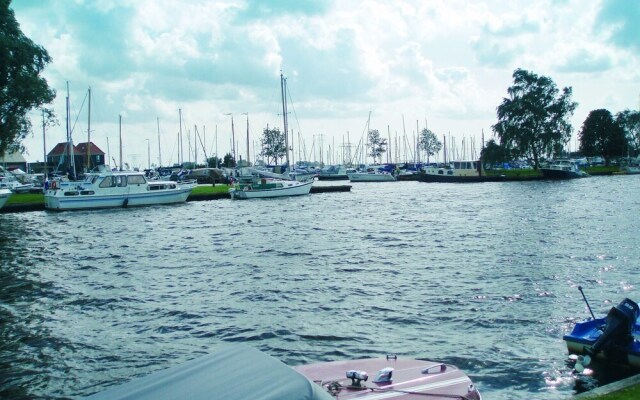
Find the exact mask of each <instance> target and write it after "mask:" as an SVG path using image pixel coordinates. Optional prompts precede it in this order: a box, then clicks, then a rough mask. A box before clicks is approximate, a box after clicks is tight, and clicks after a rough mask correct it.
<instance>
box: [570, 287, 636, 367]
mask: <svg viewBox="0 0 640 400" xmlns="http://www.w3.org/2000/svg"><path fill="white" fill-rule="evenodd" d="M578 289H579V290H580V292H581V293H582V295H583V297H584V293H583V292H582V288H581V287H579V288H578ZM585 302H586V298H585ZM587 306H588V307H589V303H588V302H587ZM589 311H590V312H591V316H592V318H591V319H589V320H586V321H583V322H578V323H576V324H575V326H574V327H573V329H572V331H571V333H569V334H567V335H564V337H563V338H562V339H563V340H564V341H565V342H566V344H567V349H568V351H569V353H570V354H573V355H577V356H578V358H577V361H576V370H581V369H583V368H584V367H586V366H588V365H589V364H590V363H591V361H592V359H598V360H600V361H604V362H605V363H613V364H624V365H628V366H630V367H633V368H640V320H639V319H638V317H639V316H640V308H638V304H636V303H635V302H634V301H633V300H630V299H628V298H625V299H624V300H622V301H621V302H620V303H619V304H618V305H617V306H615V307H612V308H611V310H610V311H609V313H608V314H607V316H606V317H603V318H596V317H595V315H594V314H593V311H591V307H589Z"/></svg>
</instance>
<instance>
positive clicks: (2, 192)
mask: <svg viewBox="0 0 640 400" xmlns="http://www.w3.org/2000/svg"><path fill="white" fill-rule="evenodd" d="M12 194H13V192H12V191H11V190H10V189H0V208H2V207H3V206H4V205H5V204H6V202H7V201H8V200H9V197H11V195H12Z"/></svg>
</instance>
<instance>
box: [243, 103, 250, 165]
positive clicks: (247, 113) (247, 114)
mask: <svg viewBox="0 0 640 400" xmlns="http://www.w3.org/2000/svg"><path fill="white" fill-rule="evenodd" d="M242 115H246V116H247V167H248V166H249V112H246V113H242Z"/></svg>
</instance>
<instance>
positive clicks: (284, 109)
mask: <svg viewBox="0 0 640 400" xmlns="http://www.w3.org/2000/svg"><path fill="white" fill-rule="evenodd" d="M286 87H287V80H286V78H285V77H284V75H283V74H282V71H280V89H281V90H282V121H283V124H284V147H285V151H286V153H285V159H286V161H287V168H289V140H288V137H289V127H288V125H287V97H286V94H285V90H286Z"/></svg>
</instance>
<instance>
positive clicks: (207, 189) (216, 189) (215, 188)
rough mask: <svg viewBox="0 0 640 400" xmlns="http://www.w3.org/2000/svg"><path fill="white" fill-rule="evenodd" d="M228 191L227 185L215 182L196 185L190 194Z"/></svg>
mask: <svg viewBox="0 0 640 400" xmlns="http://www.w3.org/2000/svg"><path fill="white" fill-rule="evenodd" d="M228 192H229V186H228V185H223V184H217V185H215V186H213V185H200V186H196V187H195V188H194V189H193V190H192V191H191V194H192V195H195V196H197V195H199V194H213V193H228Z"/></svg>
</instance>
